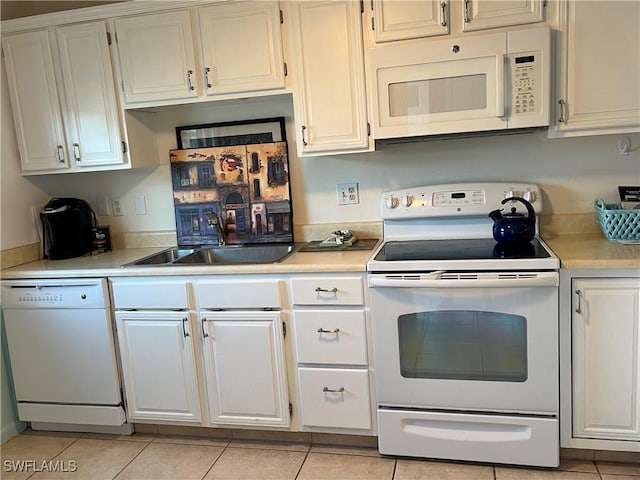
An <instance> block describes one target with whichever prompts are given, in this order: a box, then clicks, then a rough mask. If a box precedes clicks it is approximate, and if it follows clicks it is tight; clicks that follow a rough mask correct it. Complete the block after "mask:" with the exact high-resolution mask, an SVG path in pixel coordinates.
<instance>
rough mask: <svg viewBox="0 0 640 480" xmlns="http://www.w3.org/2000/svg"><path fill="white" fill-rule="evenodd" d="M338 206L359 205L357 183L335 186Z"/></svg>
mask: <svg viewBox="0 0 640 480" xmlns="http://www.w3.org/2000/svg"><path fill="white" fill-rule="evenodd" d="M336 194H337V195H338V205H354V204H356V203H360V196H359V195H358V182H350V183H338V184H337V185H336Z"/></svg>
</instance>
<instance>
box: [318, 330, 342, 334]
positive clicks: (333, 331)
mask: <svg viewBox="0 0 640 480" xmlns="http://www.w3.org/2000/svg"><path fill="white" fill-rule="evenodd" d="M318 333H320V334H322V333H333V334H334V335H338V334H339V333H340V329H339V328H335V329H333V330H325V329H324V328H319V329H318Z"/></svg>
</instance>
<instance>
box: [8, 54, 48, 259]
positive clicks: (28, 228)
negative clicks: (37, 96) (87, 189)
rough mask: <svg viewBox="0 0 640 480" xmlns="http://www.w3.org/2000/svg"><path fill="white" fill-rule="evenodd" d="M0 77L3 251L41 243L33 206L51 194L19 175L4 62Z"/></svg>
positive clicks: (18, 160)
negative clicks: (35, 225) (35, 224)
mask: <svg viewBox="0 0 640 480" xmlns="http://www.w3.org/2000/svg"><path fill="white" fill-rule="evenodd" d="M0 63H2V67H1V70H2V72H1V77H0V83H1V85H0V90H1V92H0V110H1V115H2V124H1V126H2V130H1V132H0V133H1V135H2V137H1V138H2V144H1V155H2V156H1V157H0V207H1V208H0V249H1V250H6V249H9V248H14V247H18V246H21V245H28V244H30V243H35V242H37V241H38V237H37V232H36V229H35V227H34V220H33V216H32V212H31V206H33V205H43V204H44V203H46V201H47V198H48V193H47V192H46V191H45V190H43V189H41V188H39V187H38V186H37V185H34V184H33V183H31V182H30V181H29V180H28V179H27V178H23V177H22V176H20V157H19V155H18V145H17V143H16V134H15V129H14V127H13V120H12V117H11V105H10V102H9V91H8V89H7V74H6V70H5V67H4V62H0Z"/></svg>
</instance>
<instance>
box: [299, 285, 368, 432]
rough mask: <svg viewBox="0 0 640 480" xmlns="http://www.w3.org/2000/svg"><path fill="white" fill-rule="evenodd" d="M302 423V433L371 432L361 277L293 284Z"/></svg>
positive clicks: (363, 298) (365, 321) (365, 313)
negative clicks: (307, 431) (347, 430)
mask: <svg viewBox="0 0 640 480" xmlns="http://www.w3.org/2000/svg"><path fill="white" fill-rule="evenodd" d="M291 292H292V303H293V304H294V307H293V324H294V337H295V351H296V360H297V372H296V373H297V379H298V381H297V383H298V397H299V400H300V406H299V411H300V423H301V424H302V429H303V430H313V431H325V432H327V431H331V432H336V433H338V432H340V431H344V430H346V429H350V430H351V431H352V432H355V431H357V432H359V433H360V434H365V435H366V434H370V433H371V432H372V431H373V421H372V416H371V412H372V407H371V405H372V401H371V399H372V393H371V392H372V389H371V382H370V370H369V350H368V345H369V342H368V341H367V333H368V332H367V313H368V312H367V308H366V306H365V295H364V293H365V292H364V283H363V278H362V276H358V275H353V274H348V275H338V274H331V275H312V276H296V277H293V278H292V279H291Z"/></svg>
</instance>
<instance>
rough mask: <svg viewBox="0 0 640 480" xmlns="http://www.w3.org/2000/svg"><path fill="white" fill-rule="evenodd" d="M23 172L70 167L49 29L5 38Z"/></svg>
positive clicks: (12, 102)
mask: <svg viewBox="0 0 640 480" xmlns="http://www.w3.org/2000/svg"><path fill="white" fill-rule="evenodd" d="M2 48H3V51H4V58H5V63H6V67H7V84H8V87H9V95H10V98H11V106H12V108H13V117H14V123H15V127H16V135H17V139H18V148H19V149H20V161H21V164H22V171H23V173H32V172H38V171H41V170H60V169H68V168H69V160H68V158H69V157H68V154H67V149H66V146H65V139H64V129H63V125H62V113H61V109H60V99H59V97H58V91H57V89H56V78H55V74H54V70H53V58H52V56H51V45H50V41H49V33H48V32H47V31H46V30H40V31H35V32H29V33H19V34H15V35H9V36H6V37H3V38H2Z"/></svg>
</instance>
